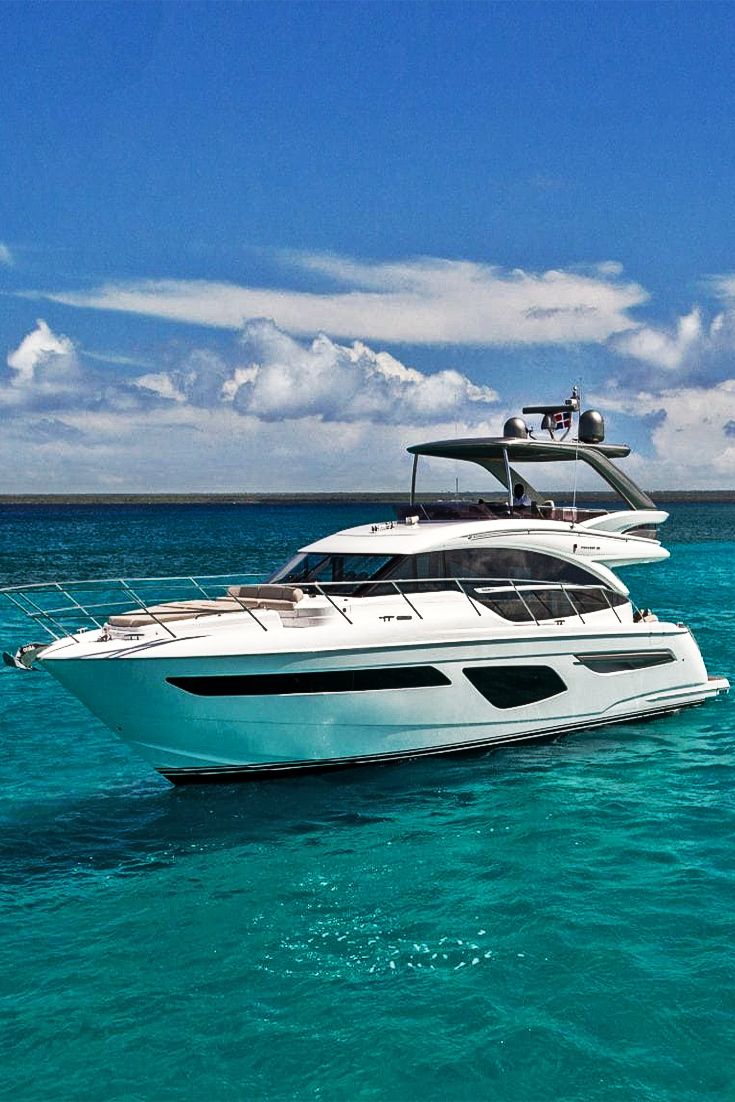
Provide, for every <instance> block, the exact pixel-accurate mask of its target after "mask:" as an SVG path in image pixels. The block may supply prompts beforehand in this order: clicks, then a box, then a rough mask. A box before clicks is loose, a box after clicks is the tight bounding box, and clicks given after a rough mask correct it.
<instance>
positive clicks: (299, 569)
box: [269, 551, 396, 585]
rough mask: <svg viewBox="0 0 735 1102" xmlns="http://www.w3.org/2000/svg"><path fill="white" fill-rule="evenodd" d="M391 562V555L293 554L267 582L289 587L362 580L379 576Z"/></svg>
mask: <svg viewBox="0 0 735 1102" xmlns="http://www.w3.org/2000/svg"><path fill="white" fill-rule="evenodd" d="M395 561H396V558H395V556H394V555H325V554H319V553H318V552H313V551H310V552H306V553H302V554H301V555H296V557H295V558H293V559H291V561H290V562H288V563H286V565H285V566H282V567H281V569H280V570H277V571H276V573H275V574H274V575H273V576H272V577H271V578H269V581H271V582H284V583H288V584H291V585H296V584H297V583H299V582H351V581H365V580H366V579H368V578H375V577H378V576H382V573H383V571H384V570H385V569H386V567H389V566H390V565H391V564H392V563H394V562H395Z"/></svg>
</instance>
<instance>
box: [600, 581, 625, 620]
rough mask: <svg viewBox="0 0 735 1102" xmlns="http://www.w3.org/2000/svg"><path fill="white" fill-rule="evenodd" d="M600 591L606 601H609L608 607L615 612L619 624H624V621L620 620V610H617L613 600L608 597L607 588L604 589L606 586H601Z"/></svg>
mask: <svg viewBox="0 0 735 1102" xmlns="http://www.w3.org/2000/svg"><path fill="white" fill-rule="evenodd" d="M599 589H600V592H601V593H602V596H603V597H604V598H605V600H606V601H607V607H608V608H609V609H612V611H613V612H614V613H615V616H616V618H617V621H618V623H619V624H622V622H623V621H622V620H621V618H620V613H619V612H618V610H617V609H616V607H615V605H614V604H613V603H612V601H611V600H610V598H609V597H608V595H607V591H606V590H605V587H604V585H601V586H600V587H599Z"/></svg>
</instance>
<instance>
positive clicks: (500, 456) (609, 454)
mask: <svg viewBox="0 0 735 1102" xmlns="http://www.w3.org/2000/svg"><path fill="white" fill-rule="evenodd" d="M579 407H580V399H579V391H578V390H577V388H576V387H575V388H574V390H573V391H572V396H571V398H567V399H565V401H564V402H560V403H557V404H554V405H547V406H524V409H523V412H524V414H526V413H541V414H542V415H543V419H542V422H541V429H540V431H541V432H542V433H547V434H548V435H547V436H546V437H544V438H542V439H539V438H537V437H536V436H534V430H533V429H532V428H531V427H530V426H529V425H528V424H527V423H526V421H525V420H524V418H522V417H510V418H509V419H508V420H507V421H506V423H505V427H504V431H503V436H498V437H495V436H481V437H468V438H464V439H459V440H456V439H455V440H434V441H430V442H428V443H425V444H413V445H412V446H411V447H409V448H408V451H409V452H410V453H411V454H412V455H413V457H414V464H413V475H412V480H411V501H412V502H414V501H415V494H416V472H417V466H418V460H419V457H420V456H427V457H431V458H433V459H451V460H455V461H456V460H459V461H463V462H468V463H476V464H477V465H478V466H480V467H484V468H485V470H487V471H489V472H490V473H491V474H492V475H493V476H494V477H495V478H496V479H497V480H498V481H499V482H500V483H501V485H502V486H504V487H505V489H506V491H507V492H508V495H509V505H512V504H513V500H512V490H513V486H514V485H517V484H518V483H520V484H521V485H522V486H523V487H524V489H525V490H526V491H527V492H528V493H529V496H531V497H532V498H533V499H534V500H535V501H540V500H541V496H542V495H540V494H539V493H538V491H536V490H534V488H533V487H532V486H530V484H529V483H528V482H527V481H526V480H525V479H524V478H523V477H522V476H520V475H519V474H518V473H517V472H516V471H515V470H514V469H513V467H512V464H513V463H558V462H573V463H578V462H579V463H583V464H586V465H587V466H588V467H590V468H591V469H592V470H594V471H595V472H596V473H597V474H598V475H599V476H600V477H601V478H602V479H603V480H604V481H605V482H606V483H607V484H608V485H609V486H610V487H611V489H612V490H614V492H615V493H616V494H617V495H619V496H620V497H621V498H622V499H623V501H624V502H625V503H626V504H627V505H628V506H629V507H630V508H631V509H641V510H646V509H655V505H654V503H653V501H652V500H651V498H650V497H649V496H648V494H646V493H645V492H644V491H643V490H641V488H640V487H639V486H637V485H636V483H635V482H633V480H632V479H630V478H629V477H628V476H627V475H626V474H624V473H623V472H622V471H620V470H619V469H618V468H617V467H616V466H615V464H614V463H612V462H611V460H613V459H625V458H626V456H628V455H629V454H630V448H629V446H628V445H627V444H605V443H604V442H603V441H604V437H605V423H604V420H603V417H602V414H600V413H598V412H597V410H586V411H585V412H584V413H582V414H580V415H579V425H578V428H577V436H576V438H573V439H568V437H569V436H570V434H571V431H572V427H573V421H574V416H575V415H576V414H578V413H579ZM561 430H563V433H562V436H561V437H559V436H557V433H558V432H559V431H561Z"/></svg>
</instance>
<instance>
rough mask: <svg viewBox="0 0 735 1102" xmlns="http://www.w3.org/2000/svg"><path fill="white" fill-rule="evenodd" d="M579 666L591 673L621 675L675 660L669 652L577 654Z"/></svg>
mask: <svg viewBox="0 0 735 1102" xmlns="http://www.w3.org/2000/svg"><path fill="white" fill-rule="evenodd" d="M575 658H576V660H577V662H579V664H580V666H586V667H587V669H588V670H592V672H593V673H623V672H625V671H631V670H647V669H650V668H651V666H665V665H666V664H667V663H668V662H675V661H676V659H675V658H674V655H673V654H672V653H671V651H670V650H647V651H612V652H607V653H605V654H577V655H575Z"/></svg>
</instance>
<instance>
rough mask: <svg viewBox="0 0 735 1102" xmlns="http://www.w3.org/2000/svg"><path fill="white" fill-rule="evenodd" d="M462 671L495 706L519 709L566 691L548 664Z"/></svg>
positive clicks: (470, 668)
mask: <svg viewBox="0 0 735 1102" xmlns="http://www.w3.org/2000/svg"><path fill="white" fill-rule="evenodd" d="M462 673H463V674H464V675H465V677H466V678H467V680H468V681H469V682H470V683H471V684H472V685H474V687H475V688H476V689H477V691H478V692H479V693H482V695H483V696H484V697H485V699H486V700H489V701H490V703H491V704H492V705H493V706H494V707H496V708H521V707H523V706H524V705H525V704H536V703H538V701H539V700H548V698H549V697H551V696H557V695H558V694H559V693H563V692H565V690H566V685H565V684H564V682H563V681H562V679H561V678H560V677H559V674H558V673H557V672H556V670H553V669H552V668H551V666H517V665H513V666H466V667H465V668H464V669H463V670H462Z"/></svg>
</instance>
